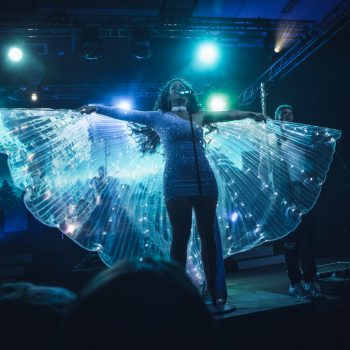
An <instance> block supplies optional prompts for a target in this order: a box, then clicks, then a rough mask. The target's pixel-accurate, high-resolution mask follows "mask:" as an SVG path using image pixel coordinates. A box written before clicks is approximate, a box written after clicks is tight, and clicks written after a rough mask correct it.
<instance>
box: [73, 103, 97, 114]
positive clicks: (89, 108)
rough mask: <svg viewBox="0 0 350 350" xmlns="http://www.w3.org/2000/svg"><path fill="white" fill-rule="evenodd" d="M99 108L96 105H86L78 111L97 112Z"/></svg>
mask: <svg viewBox="0 0 350 350" xmlns="http://www.w3.org/2000/svg"><path fill="white" fill-rule="evenodd" d="M96 110H97V106H96V105H84V106H82V107H80V108H78V111H79V112H81V113H85V114H91V113H94V112H96Z"/></svg>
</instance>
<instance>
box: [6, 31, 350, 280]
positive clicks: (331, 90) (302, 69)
mask: <svg viewBox="0 0 350 350" xmlns="http://www.w3.org/2000/svg"><path fill="white" fill-rule="evenodd" d="M349 38H350V26H349V25H347V26H346V27H345V28H344V29H342V30H341V31H340V32H339V33H337V34H336V35H335V36H334V37H333V38H332V39H331V40H330V41H328V42H327V43H325V45H324V46H323V47H322V48H321V49H319V50H318V51H316V52H315V53H314V54H313V55H311V56H310V57H309V58H308V59H307V60H306V61H305V62H303V63H302V64H301V65H299V66H298V67H297V68H296V69H295V70H293V71H292V72H291V73H290V74H289V75H288V76H287V77H285V78H283V79H282V80H280V81H276V82H275V83H274V85H273V86H272V88H271V89H270V91H269V95H268V97H267V111H268V114H269V115H270V116H272V115H273V114H274V110H275V108H276V107H277V106H278V105H280V104H285V103H287V104H291V105H292V106H293V107H294V114H295V119H296V121H298V122H301V123H305V124H313V125H320V126H326V127H330V128H336V129H340V130H342V132H343V136H342V138H341V140H340V142H339V143H338V144H337V149H336V154H335V157H334V160H333V163H332V165H331V168H330V171H329V174H328V178H327V181H326V182H325V184H324V185H323V189H322V192H321V195H320V197H319V200H318V201H317V204H316V206H315V208H314V214H315V215H314V216H315V225H316V237H317V239H316V255H317V257H339V258H341V257H348V256H350V219H349V213H350V211H349V209H350V204H349V202H350V170H349V168H350V147H349V146H350V139H349V138H350V136H349V135H350V111H349V100H350V89H349V79H350V64H349V62H350V50H349ZM2 43H4V40H2ZM193 44H194V42H193V41H191V40H186V39H173V40H170V41H169V40H167V39H159V40H157V41H155V42H153V43H152V52H153V56H152V58H151V59H149V60H145V61H138V60H135V59H131V58H130V55H131V47H130V40H127V39H125V40H120V41H119V42H118V46H115V43H114V42H113V41H108V40H105V41H104V43H103V56H102V57H101V59H100V60H97V61H86V60H84V59H82V58H81V56H80V54H79V52H78V51H74V52H73V51H72V52H71V51H70V48H69V47H66V46H67V43H66V42H64V41H63V40H59V39H57V40H54V43H51V44H50V45H49V52H48V54H47V55H45V56H38V55H36V54H35V52H32V55H31V57H30V58H29V60H28V62H29V63H30V66H28V65H26V66H23V67H22V68H20V69H17V68H16V69H15V67H12V66H11V67H10V66H9V65H8V64H6V63H4V61H2V62H3V63H2V65H1V67H0V84H1V88H2V90H1V91H2V92H1V94H0V96H2V98H1V100H0V107H9V108H14V107H16V108H18V107H25V108H27V107H35V108H36V107H50V108H76V107H79V106H81V105H83V104H85V103H107V104H112V103H113V101H114V99H115V98H116V96H118V95H121V93H123V95H126V96H128V95H129V96H131V98H132V99H133V101H134V107H135V108H137V109H141V110H145V109H150V108H152V107H153V102H154V96H147V94H144V93H142V94H138V93H136V94H135V91H137V87H140V86H142V84H145V83H147V84H150V83H154V84H155V85H156V86H158V85H161V83H164V82H165V81H167V80H168V79H170V78H172V77H174V76H180V77H184V78H186V79H188V80H189V81H191V82H193V83H194V84H195V86H196V88H197V89H198V90H199V91H201V90H202V91H204V93H202V94H201V95H199V96H200V98H201V99H202V100H203V102H204V100H205V97H206V95H207V94H208V93H209V92H211V91H214V90H218V89H219V90H220V89H222V90H225V91H230V92H231V94H232V96H238V94H239V93H240V92H241V91H242V90H243V89H244V88H245V87H246V86H248V85H249V84H250V83H252V82H253V81H254V80H255V79H256V78H257V77H258V76H259V75H260V74H261V73H262V72H263V71H264V70H265V69H266V68H268V67H269V66H270V65H271V63H272V61H273V60H274V59H276V58H274V56H273V54H272V53H271V50H267V49H266V47H235V46H232V45H224V44H222V45H221V47H222V61H221V63H220V64H219V66H218V67H217V68H216V69H213V70H209V71H207V72H205V71H198V70H196V69H194V67H193V65H192V57H193V53H194V47H195V45H193ZM270 49H271V48H270ZM61 51H62V52H64V54H57V52H61ZM106 84H107V86H106ZM114 84H118V86H117V87H116V88H115V91H114V90H113V86H114ZM123 84H125V87H124V88H123V89H122V90H121V89H120V86H122V85H123ZM49 85H57V86H59V87H62V86H64V87H65V89H66V90H64V91H65V95H64V96H65V97H62V96H61V98H57V99H55V98H52V99H49V100H48V99H47V100H45V99H44V100H41V99H40V95H39V101H38V102H37V103H36V104H33V103H32V102H30V101H29V99H24V98H23V94H24V92H23V91H24V90H23V89H21V87H25V88H26V89H27V90H26V91H27V92H29V91H30V88H31V87H39V88H40V89H44V88H45V86H49ZM77 85H83V86H84V89H83V90H84V93H79V94H76V93H75V92H76V91H77V90H76V89H72V93H71V96H70V92H69V88H67V87H69V86H77ZM86 87H88V89H86ZM8 89H10V90H11V89H12V90H13V91H15V90H16V89H17V91H18V99H8V98H5V97H4V96H5V93H7V91H8ZM5 90H6V91H5ZM58 90H59V89H58ZM78 90H79V89H78ZM4 91H5V92H4ZM39 91H40V90H39ZM79 91H80V90H79ZM86 91H88V93H86ZM230 107H231V108H235V107H237V105H236V104H235V98H233V99H232V103H231V106H230ZM246 109H252V110H256V111H258V110H259V109H260V107H259V103H258V102H255V103H253V104H252V105H251V106H249V107H246ZM0 179H1V180H3V179H9V174H8V173H7V171H6V167H5V166H4V157H2V158H1V165H0ZM28 216H29V219H28V230H26V231H21V232H13V233H6V234H0V255H2V254H14V253H26V252H29V253H30V254H31V255H32V259H33V263H32V264H30V265H28V267H27V270H26V274H27V275H26V276H30V278H31V280H37V281H47V280H50V281H55V280H59V279H60V278H61V277H63V276H64V275H65V272H66V271H68V270H70V269H72V267H73V266H75V265H76V264H77V263H78V262H79V261H80V260H81V258H82V257H83V256H84V255H86V253H87V252H86V251H84V250H83V249H82V248H80V247H79V246H78V245H76V244H75V243H73V242H72V241H70V239H69V238H67V237H64V236H63V235H62V234H61V233H60V232H58V231H57V230H56V229H52V228H47V227H45V226H43V225H41V224H40V223H38V222H37V221H36V220H34V219H33V218H32V217H31V215H30V214H29V213H28ZM0 220H1V218H0ZM28 278H29V277H28Z"/></svg>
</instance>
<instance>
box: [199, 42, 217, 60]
mask: <svg viewBox="0 0 350 350" xmlns="http://www.w3.org/2000/svg"><path fill="white" fill-rule="evenodd" d="M218 58H219V51H218V48H217V46H216V45H215V44H214V43H203V44H201V45H200V47H199V48H198V60H199V62H201V63H202V64H205V65H214V64H215V63H216V62H217V60H218Z"/></svg>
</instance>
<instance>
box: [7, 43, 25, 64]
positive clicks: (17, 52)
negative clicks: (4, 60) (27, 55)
mask: <svg viewBox="0 0 350 350" xmlns="http://www.w3.org/2000/svg"><path fill="white" fill-rule="evenodd" d="M8 57H9V59H10V60H11V61H13V62H19V61H20V60H21V59H22V57H23V52H22V50H21V49H19V48H18V47H11V48H10V49H9V51H8Z"/></svg>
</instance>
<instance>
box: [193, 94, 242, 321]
mask: <svg viewBox="0 0 350 350" xmlns="http://www.w3.org/2000/svg"><path fill="white" fill-rule="evenodd" d="M190 94H191V92H190ZM188 114H189V117H190V126H191V135H192V145H193V153H194V161H195V166H196V177H197V186H198V192H199V202H200V212H201V218H202V223H203V226H204V228H206V218H205V212H204V199H203V188H202V179H201V175H200V169H199V164H198V155H197V149H196V141H195V134H194V127H193V117H192V113H191V112H190V111H188ZM214 230H215V226H214ZM215 239H216V238H215ZM204 240H205V244H206V246H207V249H208V248H209V244H208V243H209V238H208V234H207V231H206V230H205V232H204ZM205 251H206V258H207V263H208V267H207V273H208V279H209V281H207V283H208V285H209V284H210V285H211V289H212V300H213V304H212V305H208V308H209V310H210V311H211V312H212V313H216V314H221V313H227V312H231V311H234V310H235V309H236V307H235V306H234V305H229V304H227V300H225V303H223V304H217V297H216V270H217V267H216V266H215V269H214V276H212V272H213V271H212V270H211V268H210V263H209V261H210V260H209V253H208V250H205ZM215 253H216V254H217V247H215ZM215 262H217V258H216V259H215ZM204 264H205V262H204V261H203V267H204ZM204 268H205V267H204Z"/></svg>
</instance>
